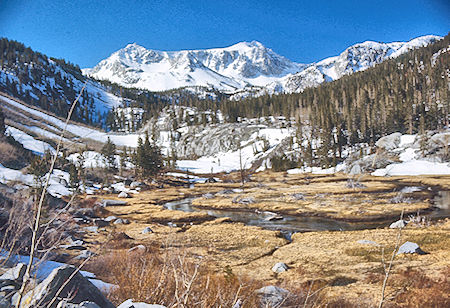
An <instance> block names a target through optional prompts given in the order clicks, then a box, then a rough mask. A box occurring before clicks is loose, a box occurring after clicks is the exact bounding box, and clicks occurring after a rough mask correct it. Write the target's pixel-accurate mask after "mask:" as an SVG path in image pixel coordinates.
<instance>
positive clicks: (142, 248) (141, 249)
mask: <svg viewBox="0 0 450 308" xmlns="http://www.w3.org/2000/svg"><path fill="white" fill-rule="evenodd" d="M146 250H147V247H145V246H144V245H137V246H134V247H132V248H130V249H128V252H129V253H132V252H145V251H146Z"/></svg>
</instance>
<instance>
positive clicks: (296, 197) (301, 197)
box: [291, 193, 305, 201]
mask: <svg viewBox="0 0 450 308" xmlns="http://www.w3.org/2000/svg"><path fill="white" fill-rule="evenodd" d="M291 197H292V198H293V199H294V200H297V201H300V200H305V195H304V194H302V193H295V194H291Z"/></svg>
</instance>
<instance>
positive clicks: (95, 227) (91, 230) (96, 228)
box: [84, 226, 98, 233]
mask: <svg viewBox="0 0 450 308" xmlns="http://www.w3.org/2000/svg"><path fill="white" fill-rule="evenodd" d="M84 229H85V230H86V231H88V232H94V233H97V232H98V227H97V226H91V227H84Z"/></svg>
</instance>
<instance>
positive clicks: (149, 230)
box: [142, 227, 153, 234]
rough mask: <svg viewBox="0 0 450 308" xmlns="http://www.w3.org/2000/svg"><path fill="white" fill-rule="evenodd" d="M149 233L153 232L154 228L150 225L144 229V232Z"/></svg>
mask: <svg viewBox="0 0 450 308" xmlns="http://www.w3.org/2000/svg"><path fill="white" fill-rule="evenodd" d="M147 233H153V230H152V229H151V228H150V227H145V228H144V230H142V234H147Z"/></svg>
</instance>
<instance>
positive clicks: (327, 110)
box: [220, 35, 450, 146]
mask: <svg viewBox="0 0 450 308" xmlns="http://www.w3.org/2000/svg"><path fill="white" fill-rule="evenodd" d="M449 42H450V37H449V35H447V36H446V37H445V38H444V39H443V40H440V41H438V42H436V43H434V44H432V45H429V46H427V47H424V48H419V49H416V50H413V51H411V52H408V53H406V54H404V55H402V56H400V57H399V58H396V59H391V60H387V61H384V62H382V63H381V64H378V65H377V66H375V67H373V68H370V69H368V70H366V71H363V72H359V73H355V74H352V75H349V76H344V77H342V78H340V79H339V80H336V81H334V82H331V83H325V84H322V85H321V86H319V87H317V88H309V89H306V90H304V92H302V93H297V94H282V95H274V96H267V95H266V96H261V97H257V98H247V99H243V100H241V101H226V102H224V103H223V104H221V105H220V108H221V110H222V112H223V114H224V115H225V116H226V117H228V120H229V121H235V120H236V119H237V117H239V116H241V117H242V116H243V117H249V118H255V117H261V116H267V115H283V116H286V117H295V118H297V119H300V121H301V123H302V124H306V123H308V125H310V126H311V127H312V133H313V134H315V135H316V136H318V135H322V138H326V139H329V140H328V141H325V142H331V143H332V145H333V146H337V144H338V143H345V144H354V143H357V142H367V143H371V144H373V143H374V142H375V141H376V140H377V139H378V138H379V137H380V136H382V135H385V134H388V133H391V132H395V131H400V132H404V133H417V132H420V131H421V130H423V129H439V128H442V127H444V126H448V124H449V113H450V107H449V75H450V56H449V51H448V50H447V51H446V52H443V51H444V50H446V49H447V48H448V47H449Z"/></svg>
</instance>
